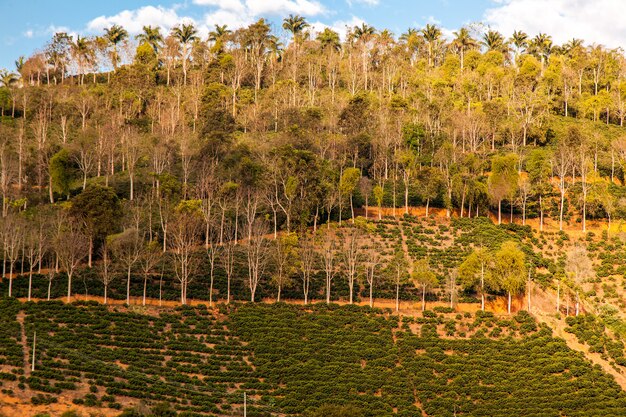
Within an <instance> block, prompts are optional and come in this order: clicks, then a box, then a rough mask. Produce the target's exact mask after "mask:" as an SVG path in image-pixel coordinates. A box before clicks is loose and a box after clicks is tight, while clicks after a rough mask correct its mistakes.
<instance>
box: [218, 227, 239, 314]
mask: <svg viewBox="0 0 626 417" xmlns="http://www.w3.org/2000/svg"><path fill="white" fill-rule="evenodd" d="M224 234H225V236H226V240H225V241H224V242H223V243H222V245H221V249H222V256H221V257H220V260H221V263H222V268H223V269H224V273H225V274H226V304H229V303H230V283H231V281H232V278H233V273H234V270H235V255H236V244H237V241H236V238H235V237H234V228H233V227H232V225H230V224H228V225H227V226H226V227H225V233H224Z"/></svg>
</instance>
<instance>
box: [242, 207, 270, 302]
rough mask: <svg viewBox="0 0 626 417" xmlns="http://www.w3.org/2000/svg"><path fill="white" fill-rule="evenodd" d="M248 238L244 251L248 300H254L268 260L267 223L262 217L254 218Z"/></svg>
mask: <svg viewBox="0 0 626 417" xmlns="http://www.w3.org/2000/svg"><path fill="white" fill-rule="evenodd" d="M248 230H249V232H250V238H249V239H248V240H247V241H246V244H245V246H244V248H243V249H244V251H245V253H246V258H247V265H248V288H249V289H250V301H252V302H254V296H255V294H256V291H257V288H258V286H259V282H260V281H261V277H262V276H263V273H264V272H265V267H266V266H267V263H268V261H269V257H270V251H269V241H268V240H267V239H266V237H265V234H266V233H267V231H268V228H267V224H266V223H265V221H263V220H262V219H254V220H253V221H252V225H250V226H249V228H248Z"/></svg>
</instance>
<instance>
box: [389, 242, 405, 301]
mask: <svg viewBox="0 0 626 417" xmlns="http://www.w3.org/2000/svg"><path fill="white" fill-rule="evenodd" d="M388 268H389V269H390V273H391V275H392V277H393V283H394V284H395V286H396V312H398V311H399V310H400V285H402V284H404V282H405V281H406V278H407V268H408V262H407V260H406V257H405V256H404V252H403V251H402V249H396V250H395V251H394V253H393V257H392V258H391V259H390V261H389V264H388Z"/></svg>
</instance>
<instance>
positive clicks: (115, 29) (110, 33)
mask: <svg viewBox="0 0 626 417" xmlns="http://www.w3.org/2000/svg"><path fill="white" fill-rule="evenodd" d="M104 37H105V39H106V40H107V41H109V43H110V44H111V45H113V53H112V54H111V61H112V62H113V69H114V70H115V71H117V63H118V60H119V55H118V53H117V44H118V43H120V42H122V41H123V40H124V39H126V38H128V32H127V31H126V29H124V28H123V27H121V26H120V25H113V26H111V27H110V28H108V29H104Z"/></svg>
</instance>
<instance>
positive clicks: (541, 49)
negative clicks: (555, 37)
mask: <svg viewBox="0 0 626 417" xmlns="http://www.w3.org/2000/svg"><path fill="white" fill-rule="evenodd" d="M528 49H529V51H530V52H531V53H532V54H533V55H535V56H536V57H538V58H539V59H540V60H541V68H542V69H543V67H544V65H545V63H546V61H547V60H548V58H549V57H550V53H552V36H550V35H546V34H545V33H539V34H538V35H537V36H535V37H534V38H533V39H532V40H531V41H530V44H529V48H528Z"/></svg>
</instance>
